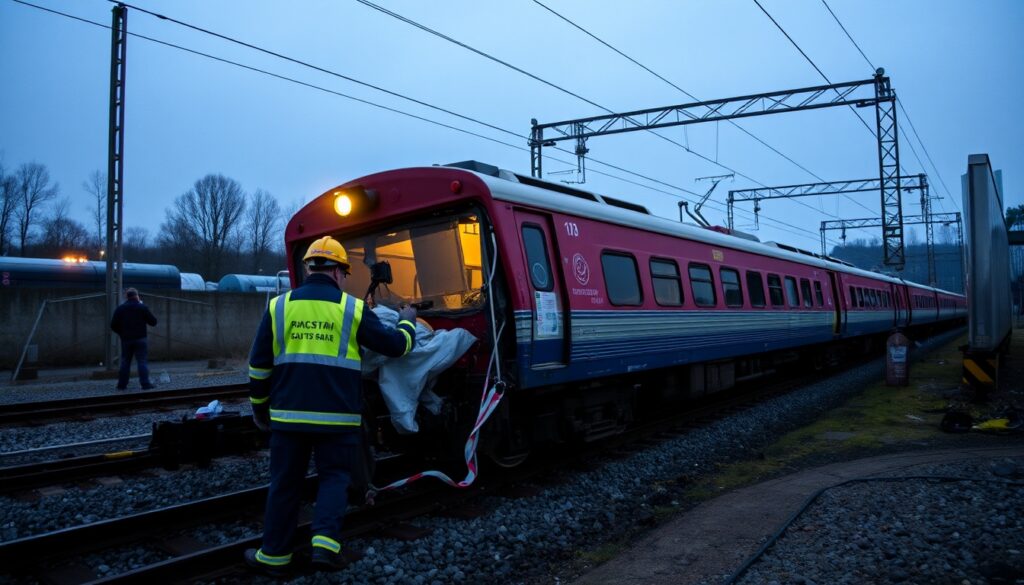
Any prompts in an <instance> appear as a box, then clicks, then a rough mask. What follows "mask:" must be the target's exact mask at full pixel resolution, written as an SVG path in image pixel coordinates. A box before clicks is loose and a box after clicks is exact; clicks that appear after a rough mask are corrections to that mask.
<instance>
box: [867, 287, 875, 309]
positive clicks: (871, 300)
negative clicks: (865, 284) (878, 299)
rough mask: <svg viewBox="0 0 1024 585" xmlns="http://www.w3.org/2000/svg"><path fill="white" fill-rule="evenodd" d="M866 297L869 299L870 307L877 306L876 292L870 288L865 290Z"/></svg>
mask: <svg viewBox="0 0 1024 585" xmlns="http://www.w3.org/2000/svg"><path fill="white" fill-rule="evenodd" d="M864 296H866V297H867V298H868V306H869V307H875V306H877V303H875V291H874V290H872V289H870V288H869V289H867V290H865V291H864Z"/></svg>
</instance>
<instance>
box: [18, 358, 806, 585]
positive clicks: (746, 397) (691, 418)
mask: <svg viewBox="0 0 1024 585" xmlns="http://www.w3.org/2000/svg"><path fill="white" fill-rule="evenodd" d="M821 377H823V376H822V375H820V374H812V375H805V376H801V377H799V378H798V379H796V380H794V379H793V378H788V379H786V380H778V381H775V382H773V383H770V384H767V385H765V384H760V385H756V386H755V385H754V384H750V385H748V386H746V387H744V388H742V389H739V390H737V391H734V392H729V393H724V394H722V395H718V396H716V397H709V398H707V399H705V400H703V401H700V402H698V403H696V404H694V405H693V406H692V407H691V408H688V409H686V410H685V411H684V412H681V413H678V414H674V415H672V416H668V417H664V418H661V419H658V420H653V421H650V422H647V423H643V424H640V425H636V426H634V427H633V428H631V429H630V430H628V431H627V432H625V433H622V434H620V435H617V436H614V437H611V438H608V439H605V440H602V441H599V442H596V443H593V444H588V445H586V446H585V447H583V448H582V449H579V448H576V449H564V448H563V449H552V450H549V451H548V452H546V453H545V454H544V455H543V456H540V457H535V458H534V459H533V460H531V461H528V462H527V463H526V464H524V465H522V466H520V467H518V468H514V469H501V468H497V467H494V468H493V469H488V471H487V473H486V476H484V475H482V476H481V478H482V479H481V480H479V481H478V483H477V484H476V485H475V486H474V487H472V488H470V489H467V490H452V489H449V488H445V487H442V486H440V485H438V484H435V483H422V484H417V485H416V486H415V487H414V488H412V489H407V490H405V491H403V492H401V493H398V494H394V493H391V494H387V495H386V497H384V498H379V500H378V505H376V506H374V507H365V506H364V507H360V508H356V509H354V510H353V511H351V512H350V513H349V515H348V516H347V518H346V521H345V533H344V535H343V537H344V539H346V540H347V539H351V538H355V537H359V536H364V535H366V534H368V533H373V532H380V531H382V530H384V529H385V528H387V527H389V526H392V525H394V524H396V523H403V522H406V521H408V520H411V519H414V518H416V517H417V516H422V515H425V514H429V513H433V512H443V511H444V510H445V509H448V508H451V509H455V508H458V507H462V506H464V505H465V503H466V502H467V501H468V500H471V499H473V498H474V496H475V495H477V494H479V493H483V492H486V493H494V492H496V491H499V490H502V489H504V488H506V487H508V486H509V485H513V484H522V483H525V482H530V481H532V480H535V479H537V478H542V477H545V476H550V475H552V473H553V471H554V470H564V469H566V468H567V467H568V468H571V467H572V466H573V465H574V464H576V463H578V462H579V461H580V460H581V458H582V459H588V458H598V459H601V458H604V457H611V458H615V457H619V456H623V455H628V454H629V453H632V452H635V451H639V450H642V449H645V448H648V447H650V446H652V445H654V444H657V442H658V441H660V440H663V439H664V438H665V437H669V436H678V435H680V434H683V433H685V432H688V431H690V430H692V429H695V428H699V427H701V426H704V425H706V424H709V423H711V422H712V421H715V420H717V419H718V418H720V417H721V416H722V414H723V413H734V412H738V411H741V410H743V409H746V408H752V407H754V406H756V405H757V404H759V403H761V402H763V401H766V400H769V399H771V398H773V397H775V396H777V395H779V394H782V393H785V392H787V391H790V390H792V389H793V388H794V387H799V386H802V385H804V384H808V383H811V382H813V381H815V380H817V379H820V378H821ZM381 472H383V473H384V474H386V475H388V476H393V477H396V478H397V477H401V476H402V475H404V472H403V471H402V470H396V469H391V470H383V469H382V470H381ZM306 491H307V496H308V497H309V498H311V497H312V495H313V494H314V492H315V477H310V478H308V483H307V489H306ZM265 498H266V486H261V487H257V488H252V489H247V490H242V491H238V492H234V493H231V494H225V495H223V496H217V497H214V498H208V499H205V500H199V501H196V502H190V503H186V504H178V505H175V506H170V507H167V508H162V509H158V510H153V511H150V512H144V513H140V514H135V515H131V516H126V517H123V518H115V519H111V520H104V521H101V522H96V523H93V524H87V525H83V526H78V527H72V528H67V529H64V530H60V531H57V532H52V533H47V534H42V535H38V536H32V537H26V538H22V539H19V540H16V541H11V542H8V543H5V544H0V566H3V567H13V568H14V569H15V574H21V575H23V576H29V575H31V576H34V577H37V578H41V579H43V580H44V581H47V582H51V583H58V584H61V585H63V584H65V583H68V584H70V583H82V582H96V583H147V582H149V583H152V582H153V581H154V580H158V581H160V582H187V581H191V580H195V579H212V578H219V577H226V576H234V575H245V574H246V571H247V569H246V567H245V565H244V564H243V563H241V558H242V556H241V555H242V552H243V551H244V550H245V549H246V548H252V547H256V546H258V545H259V540H260V539H259V536H258V535H253V536H251V537H249V538H243V539H239V540H237V541H234V542H230V543H226V544H218V545H213V546H209V545H204V544H203V543H201V542H198V541H195V540H194V539H191V538H189V537H187V536H186V537H182V536H181V535H180V534H178V533H180V532H182V531H183V530H188V529H189V528H190V527H197V526H199V525H202V524H211V523H216V522H218V521H222V522H223V521H229V520H238V519H239V518H244V519H248V520H251V521H252V522H254V523H258V522H259V519H260V515H261V513H262V506H263V503H264V501H265ZM414 532H415V531H413V533H414ZM413 535H414V534H413ZM401 536H402V535H399V537H401ZM307 537H308V523H305V524H302V525H300V528H299V535H298V536H297V541H298V542H304V541H306V540H308V538H307ZM132 542H147V543H150V544H152V543H160V544H159V545H158V546H159V548H160V549H161V551H162V552H163V553H164V557H165V558H163V559H162V560H160V561H158V562H155V563H152V564H149V565H147V566H144V567H139V568H136V569H133V570H130V571H128V572H125V573H122V574H119V575H111V576H103V575H99V574H97V573H95V572H94V571H93V570H92V569H91V568H89V567H88V566H85V565H83V564H82V563H79V562H77V561H75V560H73V559H75V558H81V557H82V556H84V555H87V554H89V553H91V552H96V551H103V550H109V549H112V548H116V547H119V546H126V545H130V544H131V543H132ZM55 551H59V552H56V553H55ZM299 558H301V551H300V556H299ZM297 565H298V566H301V563H297Z"/></svg>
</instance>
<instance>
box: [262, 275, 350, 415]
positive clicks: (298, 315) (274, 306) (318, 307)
mask: <svg viewBox="0 0 1024 585" xmlns="http://www.w3.org/2000/svg"><path fill="white" fill-rule="evenodd" d="M291 296H292V293H291V292H288V293H285V294H284V295H281V296H279V297H274V298H273V299H271V301H270V307H269V312H270V327H271V331H272V332H273V334H274V367H277V366H281V365H283V364H310V365H315V366H321V367H329V368H345V369H347V370H355V371H356V372H360V371H361V359H360V354H359V343H358V342H357V341H356V339H357V338H358V335H357V334H358V332H359V323H360V321H361V320H362V316H363V301H362V300H360V299H356V298H354V297H353V296H352V295H349V294H346V293H341V299H340V302H338V303H333V302H330V301H324V300H296V301H293V300H291ZM296 391H298V392H302V391H303V390H302V389H298V390H296ZM351 402H356V401H350V403H351ZM270 420H271V422H276V423H283V424H286V425H289V426H300V425H301V426H307V425H313V426H352V427H358V426H359V425H360V423H361V422H362V421H361V417H360V415H359V414H358V413H355V412H319V411H309V410H288V409H284V408H275V407H274V405H273V404H271V406H270Z"/></svg>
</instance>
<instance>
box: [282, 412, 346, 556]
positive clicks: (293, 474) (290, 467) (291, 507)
mask: <svg viewBox="0 0 1024 585" xmlns="http://www.w3.org/2000/svg"><path fill="white" fill-rule="evenodd" d="M358 441H359V434H358V433H296V432H291V431H273V432H272V433H271V434H270V491H269V492H268V493H267V512H266V517H265V520H264V521H263V547H262V550H263V553H264V554H267V555H271V556H279V555H286V554H289V553H290V552H292V546H293V542H292V541H293V540H294V538H295V526H296V524H297V523H298V520H299V503H300V501H301V500H302V491H303V490H302V486H303V484H304V483H305V481H304V480H305V477H306V470H307V469H309V455H310V453H311V452H312V453H313V454H314V455H315V458H316V473H317V477H318V479H319V484H320V487H319V491H318V492H317V495H316V510H315V512H314V514H313V524H312V527H311V529H312V530H311V534H310V536H326V537H328V538H331V539H333V540H337V541H339V542H340V541H341V521H342V519H343V518H344V516H345V509H346V508H347V507H348V484H349V481H350V479H351V469H352V465H353V463H354V462H355V461H356V454H357V450H358V448H359V442H358Z"/></svg>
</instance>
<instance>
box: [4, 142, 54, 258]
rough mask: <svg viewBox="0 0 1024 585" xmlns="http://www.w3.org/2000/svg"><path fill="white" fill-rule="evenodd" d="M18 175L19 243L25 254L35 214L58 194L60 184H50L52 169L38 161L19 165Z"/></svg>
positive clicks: (22, 252) (17, 213) (17, 215)
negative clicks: (49, 169)
mask: <svg viewBox="0 0 1024 585" xmlns="http://www.w3.org/2000/svg"><path fill="white" fill-rule="evenodd" d="M15 177H16V182H17V185H16V194H17V199H18V206H17V212H16V217H17V220H18V237H19V240H18V245H19V246H20V248H21V254H22V255H24V254H25V245H26V244H28V239H29V232H30V231H31V230H32V225H33V222H34V221H35V218H34V217H33V214H35V213H36V212H37V211H39V207H40V206H42V205H43V204H45V203H46V202H47V201H49V200H51V199H53V198H54V197H56V196H57V193H58V192H59V191H60V188H59V186H58V185H57V184H56V183H54V184H53V185H51V184H50V171H48V170H46V165H41V164H39V163H36V162H31V163H25V164H22V165H21V166H20V167H18V172H17V174H16V175H15Z"/></svg>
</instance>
